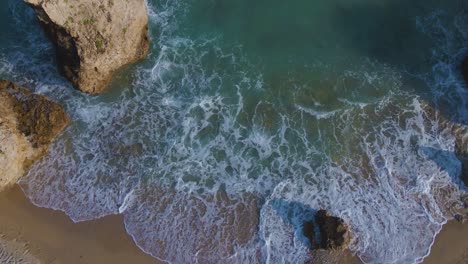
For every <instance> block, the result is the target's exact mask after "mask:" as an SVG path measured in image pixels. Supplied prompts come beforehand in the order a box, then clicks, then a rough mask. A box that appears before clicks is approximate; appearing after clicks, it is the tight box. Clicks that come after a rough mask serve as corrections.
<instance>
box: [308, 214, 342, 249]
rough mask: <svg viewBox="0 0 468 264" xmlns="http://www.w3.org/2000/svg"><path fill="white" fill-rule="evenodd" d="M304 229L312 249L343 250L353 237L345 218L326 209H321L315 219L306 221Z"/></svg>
mask: <svg viewBox="0 0 468 264" xmlns="http://www.w3.org/2000/svg"><path fill="white" fill-rule="evenodd" d="M303 231H304V235H305V236H306V237H307V238H308V239H309V241H310V244H311V248H312V249H326V250H343V249H345V248H346V247H347V246H348V245H349V243H350V239H351V235H350V231H349V227H348V225H347V224H346V223H345V222H344V221H343V219H341V218H339V217H336V216H332V215H331V214H330V213H329V212H328V211H326V210H319V211H318V212H317V214H316V215H315V219H314V220H313V221H306V222H304V230H303ZM317 234H318V236H317Z"/></svg>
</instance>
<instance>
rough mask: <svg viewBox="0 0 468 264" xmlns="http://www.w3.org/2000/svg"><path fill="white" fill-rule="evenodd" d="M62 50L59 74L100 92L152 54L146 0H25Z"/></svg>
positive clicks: (79, 87) (92, 92) (86, 88)
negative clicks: (114, 76)
mask: <svg viewBox="0 0 468 264" xmlns="http://www.w3.org/2000/svg"><path fill="white" fill-rule="evenodd" d="M25 1H26V2H27V3H29V4H30V5H31V6H32V7H33V8H34V10H35V11H36V14H37V17H38V19H39V22H40V24H41V25H42V26H43V28H44V29H45V31H46V33H47V35H48V36H49V38H50V39H51V40H52V42H53V43H54V44H55V46H56V48H57V61H58V64H59V68H60V71H61V72H62V74H63V75H65V77H67V78H68V79H69V80H70V81H71V82H72V83H73V84H74V85H75V87H77V88H78V89H79V90H81V91H83V92H86V93H90V94H97V93H100V92H102V91H103V90H104V88H105V87H106V86H107V84H108V83H109V81H110V79H111V77H112V74H113V73H114V72H115V71H117V70H118V69H120V68H122V67H123V66H124V65H126V64H129V63H132V62H135V61H137V60H139V59H142V58H144V57H145V56H146V55H147V53H148V48H149V37H148V15H147V13H146V11H147V10H146V4H145V0H131V1H123V0H80V1H73V0H25Z"/></svg>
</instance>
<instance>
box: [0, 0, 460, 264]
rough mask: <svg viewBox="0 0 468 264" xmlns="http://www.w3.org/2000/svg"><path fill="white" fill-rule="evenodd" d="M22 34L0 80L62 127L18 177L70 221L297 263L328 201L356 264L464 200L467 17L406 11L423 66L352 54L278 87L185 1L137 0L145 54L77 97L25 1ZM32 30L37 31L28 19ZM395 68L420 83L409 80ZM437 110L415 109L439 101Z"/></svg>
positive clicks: (157, 253)
mask: <svg viewBox="0 0 468 264" xmlns="http://www.w3.org/2000/svg"><path fill="white" fill-rule="evenodd" d="M8 4H9V5H10V9H11V12H12V14H13V19H12V23H13V24H14V25H15V26H16V27H18V29H17V30H18V32H19V33H24V35H23V37H22V38H20V39H19V40H16V39H12V40H11V42H12V43H15V46H14V47H13V46H12V45H13V44H11V45H10V46H9V47H10V49H14V51H12V50H10V49H9V50H6V49H0V76H1V77H8V78H10V79H13V80H15V81H18V82H20V83H22V84H25V85H26V86H29V87H35V88H34V89H35V91H36V92H39V93H42V94H46V95H48V96H50V97H52V98H54V99H55V100H57V101H59V102H61V103H63V104H64V105H65V107H66V108H67V111H68V113H70V115H71V116H72V118H73V120H74V123H73V124H72V125H71V126H70V127H69V128H68V129H67V130H66V131H65V132H64V133H63V134H62V135H61V136H60V138H59V139H58V140H57V141H55V142H54V144H53V145H52V147H51V151H50V155H48V156H47V157H45V158H44V159H42V160H41V161H40V162H38V163H36V164H35V165H34V166H33V167H32V169H31V170H30V172H29V173H28V174H27V175H26V176H24V177H23V178H22V179H21V180H20V184H21V186H22V188H23V190H24V192H25V193H26V194H27V195H28V197H29V198H30V199H31V201H32V202H33V203H35V204H36V205H38V206H43V207H47V208H53V209H58V210H62V211H64V212H65V213H67V214H68V215H69V216H70V217H71V219H72V220H73V221H85V220H90V219H95V218H100V217H103V216H106V215H109V214H123V215H124V219H125V225H126V228H127V231H128V232H129V234H130V235H131V236H132V237H133V239H134V241H135V242H136V243H137V245H138V246H139V247H140V248H141V249H142V250H144V251H145V252H147V253H148V254H151V255H152V256H154V257H156V258H158V259H161V260H165V261H169V262H172V263H215V262H217V261H219V260H220V259H223V260H225V261H226V262H227V263H263V262H267V263H301V262H306V261H307V260H308V259H309V258H310V254H309V251H308V249H307V248H308V244H307V243H308V242H307V240H306V239H305V238H304V237H303V235H302V231H301V225H302V223H303V221H304V220H308V219H311V218H312V215H313V212H314V210H317V209H327V210H330V211H331V212H332V213H333V214H335V215H337V216H340V217H341V218H343V219H344V220H345V221H346V222H348V223H350V226H351V229H352V233H353V240H352V244H351V246H350V248H351V250H352V251H354V252H356V254H357V255H358V256H359V257H360V258H361V260H363V261H364V262H365V263H417V262H421V261H422V259H423V258H424V257H425V256H427V254H428V253H429V250H430V247H431V245H432V243H433V239H434V237H435V235H436V234H437V233H438V232H439V231H440V229H441V227H442V225H443V224H445V223H446V221H447V220H448V219H451V218H452V217H453V214H454V212H455V211H456V210H457V208H459V207H462V206H463V201H462V198H463V197H464V196H465V195H466V193H465V191H466V189H465V187H464V186H463V184H462V182H461V180H460V179H459V174H460V171H461V164H460V162H459V161H458V159H457V158H456V157H455V154H454V153H453V152H454V138H453V135H451V134H450V133H449V132H448V131H447V129H446V128H445V127H444V126H442V125H441V120H442V119H445V117H444V116H451V117H452V121H454V122H457V123H461V124H466V122H467V121H468V117H467V116H466V115H467V114H468V111H466V110H467V92H466V89H464V88H463V85H462V83H461V80H460V76H458V75H457V71H456V67H457V63H458V62H459V60H460V59H461V57H462V56H463V55H464V54H466V52H467V51H466V50H465V49H464V47H468V45H466V41H467V40H468V35H467V34H468V33H467V32H466V30H465V31H464V28H466V25H467V21H466V16H463V15H460V16H456V17H455V18H451V17H450V15H448V14H445V13H443V12H435V13H433V14H430V15H428V16H426V17H421V18H418V19H417V20H416V22H415V23H417V25H418V28H419V29H420V30H421V32H423V33H424V34H426V35H427V36H428V37H429V38H430V39H431V40H432V41H433V43H434V49H433V51H432V54H433V58H432V59H431V60H432V63H433V65H434V66H433V67H432V68H431V69H430V70H429V71H427V72H417V73H414V72H412V73H409V72H407V71H403V70H398V69H397V68H395V67H393V66H389V65H385V64H382V63H379V62H377V61H373V60H371V59H365V60H362V61H360V62H359V64H357V65H356V64H354V65H353V67H349V68H347V69H344V70H341V69H335V68H333V67H329V66H330V65H324V64H323V63H319V62H315V63H313V64H312V65H309V67H308V68H307V69H305V70H304V72H303V73H302V74H303V75H306V76H307V75H308V74H310V75H313V74H317V73H319V74H320V76H321V80H320V81H314V80H307V81H306V82H302V79H300V78H299V77H298V78H297V79H295V76H298V75H295V73H294V72H292V73H291V74H290V76H291V77H288V78H289V79H288V80H287V81H282V82H281V87H280V89H277V88H275V87H273V85H272V81H271V80H270V79H269V77H267V76H264V74H262V71H261V69H260V68H258V67H257V65H254V64H253V63H252V61H251V60H249V58H248V57H247V56H246V55H245V54H244V53H243V47H242V46H240V45H237V44H236V45H232V46H226V45H223V43H222V41H221V40H220V39H221V37H220V36H209V35H207V36H200V37H198V38H193V37H188V36H187V35H186V34H184V33H183V32H184V30H183V29H181V23H182V22H179V21H183V20H184V18H185V17H186V15H187V13H188V12H189V11H190V8H191V5H193V3H190V2H179V1H167V2H164V1H150V3H149V12H150V23H151V24H150V30H151V35H152V36H151V37H152V40H153V44H152V45H153V46H152V49H151V50H152V52H151V54H150V57H149V58H148V59H147V60H145V61H144V62H142V63H140V64H139V65H137V66H135V67H134V68H133V69H130V70H129V72H126V73H124V74H123V75H122V76H118V77H117V78H116V81H115V83H114V84H113V86H115V89H114V90H115V91H111V92H108V93H106V94H104V95H102V96H99V97H89V96H86V95H83V94H80V93H78V92H76V91H74V90H73V89H72V88H71V87H70V85H68V84H67V83H66V82H65V81H64V80H63V79H62V77H60V76H59V75H58V73H57V71H56V69H55V66H54V61H53V59H51V58H53V50H52V47H51V46H50V45H49V44H48V41H47V40H46V39H45V37H44V36H43V35H42V34H41V31H40V29H39V27H38V26H37V25H35V23H34V15H33V14H32V12H31V11H29V10H28V9H27V8H26V7H24V5H23V4H22V3H17V1H13V0H11V1H8ZM31 25H34V26H31ZM408 76H411V78H414V79H417V80H418V81H420V82H423V83H425V85H424V87H429V88H430V89H425V90H424V92H422V93H419V92H418V88H414V89H413V88H411V89H408V87H407V86H408ZM446 104H450V105H451V106H454V107H451V108H450V110H449V111H450V112H449V113H446V112H443V111H441V113H439V112H438V111H432V110H428V109H432V108H435V109H445V108H444V105H446Z"/></svg>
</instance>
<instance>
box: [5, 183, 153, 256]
mask: <svg viewBox="0 0 468 264" xmlns="http://www.w3.org/2000/svg"><path fill="white" fill-rule="evenodd" d="M0 212H1V213H0V247H1V246H2V245H3V246H5V245H8V247H9V248H11V247H23V248H18V249H17V251H22V253H23V254H24V253H27V254H26V255H28V257H31V255H32V256H33V257H34V258H36V259H38V260H39V262H40V263H46V264H61V263H66V264H75V263H76V264H82V263H83V264H84V263H89V264H91V263H99V264H100V263H113V264H128V263H138V264H158V263H161V262H158V261H156V260H155V259H154V258H152V257H150V256H149V255H147V254H145V253H144V252H142V251H141V250H140V249H138V247H137V246H136V245H135V244H134V243H133V241H132V239H131V237H130V236H129V235H128V234H127V233H126V232H125V228H124V225H123V217H122V216H108V217H104V218H102V219H98V220H93V221H87V222H81V223H73V222H72V221H71V220H70V219H69V218H68V217H67V216H66V215H65V214H64V213H62V212H59V211H54V210H50V209H45V208H39V207H36V206H34V205H32V204H31V203H30V202H29V200H28V199H27V198H26V197H25V196H24V194H23V192H22V190H21V189H20V188H19V187H18V186H16V187H14V188H13V189H11V190H8V191H5V192H3V193H0ZM0 253H1V249H0ZM16 255H21V252H20V253H18V252H16ZM0 256H1V254H0Z"/></svg>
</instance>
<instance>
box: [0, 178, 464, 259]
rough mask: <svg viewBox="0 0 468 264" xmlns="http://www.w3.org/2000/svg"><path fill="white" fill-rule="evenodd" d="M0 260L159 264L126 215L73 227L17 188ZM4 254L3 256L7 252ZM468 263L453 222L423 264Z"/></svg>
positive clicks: (1, 200)
mask: <svg viewBox="0 0 468 264" xmlns="http://www.w3.org/2000/svg"><path fill="white" fill-rule="evenodd" d="M0 212H1V213H0V259H1V258H2V247H3V248H7V249H8V250H9V251H10V252H11V251H12V249H14V250H13V251H15V252H13V253H12V254H13V255H15V256H21V258H22V259H25V260H26V259H36V260H39V262H40V263H47V264H49V263H50V264H60V263H67V264H75V263H76V264H84V263H89V264H91V263H113V264H127V263H139V264H159V263H162V262H160V261H157V260H155V259H154V258H152V257H150V256H149V255H147V254H145V253H144V252H142V251H141V250H140V249H138V247H137V246H136V245H135V244H134V243H133V241H132V239H131V237H130V236H129V235H128V234H127V233H126V232H125V229H124V226H123V218H122V216H118V215H114V216H107V217H104V218H102V219H98V220H93V221H87V222H82V223H73V222H72V221H71V220H70V219H69V218H68V217H67V216H66V215H65V214H64V213H62V212H59V211H54V210H50V209H45V208H39V207H36V206H34V205H32V204H31V203H30V202H29V200H28V199H27V198H26V197H25V196H24V194H23V192H22V191H21V189H20V188H19V187H18V186H15V187H14V188H13V189H11V190H8V191H5V192H3V193H0ZM3 254H4V252H3ZM320 259H322V260H325V262H327V263H330V260H331V262H336V263H346V264H358V263H360V261H359V260H358V258H357V257H355V256H353V255H352V254H351V253H350V252H347V251H345V252H342V253H339V254H335V255H334V256H330V255H329V254H328V253H325V254H324V255H323V256H321V257H320V256H317V258H315V260H316V261H314V263H319V262H322V261H320ZM440 263H444V264H465V263H468V223H467V224H461V223H458V222H456V221H451V222H449V223H448V224H447V225H445V226H444V228H443V230H442V231H441V233H440V234H439V235H438V237H437V238H436V241H435V244H434V246H433V248H432V253H431V255H430V256H429V257H427V258H426V259H425V260H424V262H423V264H440Z"/></svg>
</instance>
